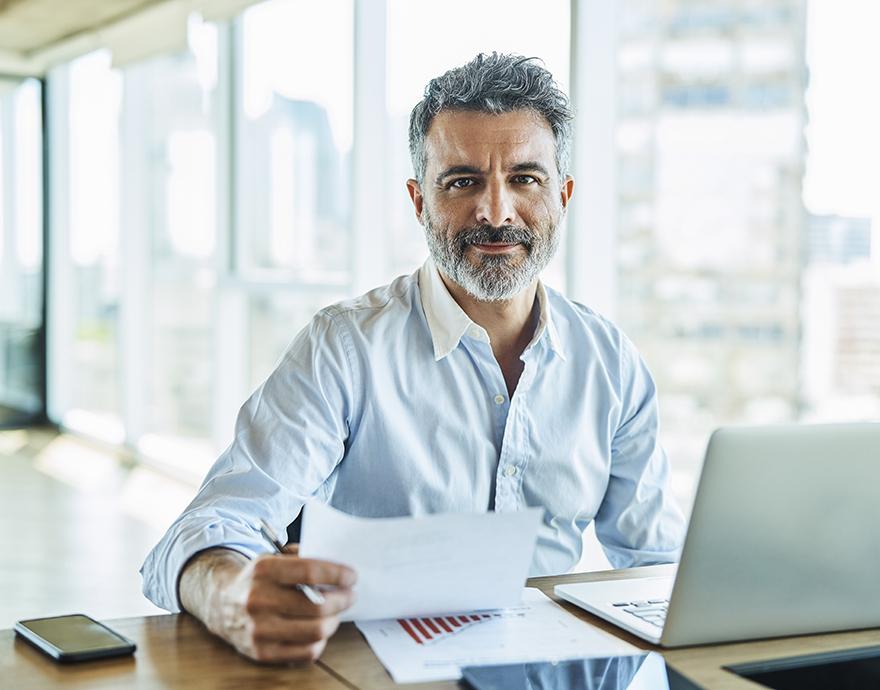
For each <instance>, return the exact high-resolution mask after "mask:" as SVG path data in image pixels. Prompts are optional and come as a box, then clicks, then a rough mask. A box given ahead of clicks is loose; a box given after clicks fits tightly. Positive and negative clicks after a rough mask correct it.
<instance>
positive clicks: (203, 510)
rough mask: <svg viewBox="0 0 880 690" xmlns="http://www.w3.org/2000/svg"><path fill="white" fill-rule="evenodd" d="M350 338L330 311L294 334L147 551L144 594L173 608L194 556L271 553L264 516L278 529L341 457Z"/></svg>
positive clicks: (348, 412)
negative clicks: (262, 527)
mask: <svg viewBox="0 0 880 690" xmlns="http://www.w3.org/2000/svg"><path fill="white" fill-rule="evenodd" d="M354 361H355V359H354V357H353V356H352V351H351V340H350V338H349V337H348V334H347V332H346V330H345V328H344V326H343V325H341V324H339V323H338V322H337V317H335V316H334V314H333V313H332V312H331V311H329V310H324V311H322V312H320V313H319V314H318V315H317V316H316V317H315V318H314V319H313V320H312V322H311V323H310V324H309V325H308V326H307V327H306V328H305V329H303V331H301V332H300V333H299V335H297V337H296V338H295V339H294V341H293V343H292V344H291V345H290V347H289V348H288V350H287V352H286V353H285V355H284V357H283V359H282V360H281V362H280V363H279V365H278V367H277V368H276V369H275V371H274V372H273V373H272V374H271V375H270V376H269V378H268V379H267V380H266V381H265V383H263V385H262V386H260V387H259V388H258V389H257V390H256V391H255V392H254V394H253V395H252V396H251V397H250V398H249V399H248V401H247V402H246V403H245V404H244V405H243V406H242V408H241V410H240V412H239V414H238V418H237V421H236V425H235V437H234V440H233V442H232V444H231V445H230V447H229V448H228V449H227V450H226V451H225V452H224V453H223V454H222V455H221V456H220V458H219V459H218V460H217V461H216V462H215V463H214V465H213V467H212V468H211V470H210V471H209V472H208V475H207V476H206V478H205V480H204V482H203V483H202V485H201V487H200V489H199V491H198V493H197V494H196V497H195V499H194V500H193V501H192V503H190V504H189V506H187V508H186V509H185V510H184V511H183V513H182V514H181V515H180V517H178V518H177V520H175V521H174V523H173V524H172V525H171V527H170V528H169V529H168V531H167V533H166V534H165V536H164V537H163V538H162V539H161V540H160V541H159V543H158V544H157V545H156V546H155V547H154V548H153V550H152V551H151V552H150V553H149V554H148V556H147V558H146V560H145V561H144V564H143V566H141V575H142V576H143V582H144V587H143V591H144V594H145V595H146V597H147V598H148V599H149V600H150V601H152V602H153V603H155V604H156V605H157V606H160V607H162V608H164V609H167V610H168V611H172V612H176V611H179V610H180V602H179V599H178V593H177V584H178V578H179V576H180V572H181V569H182V568H183V566H184V565H185V564H186V563H187V561H189V560H190V558H192V557H193V556H194V555H195V554H197V553H198V552H200V551H203V550H205V549H208V548H212V547H225V548H229V549H233V550H235V551H238V552H240V553H242V554H244V555H245V556H247V557H249V558H253V557H254V556H255V555H257V554H259V553H264V552H267V551H268V550H269V546H268V545H267V544H265V543H264V542H263V541H262V539H261V538H260V535H259V528H258V525H259V521H260V520H261V519H262V520H265V521H266V522H267V523H268V524H269V525H270V526H271V527H272V528H273V530H274V531H275V532H276V533H277V534H284V533H285V530H286V527H287V525H288V524H289V523H290V522H292V521H293V520H294V519H295V518H296V516H297V515H298V514H299V512H300V510H301V509H302V506H303V504H304V503H305V501H306V500H308V499H309V498H310V497H312V496H316V495H320V493H321V490H322V487H324V486H325V483H326V482H327V479H328V478H329V477H330V476H331V474H332V473H333V471H334V470H335V468H336V466H337V465H338V464H339V463H340V461H341V460H342V458H343V455H344V449H345V442H346V440H347V438H348V436H349V433H350V428H351V419H352V410H353V408H354V407H355V406H356V405H357V401H356V400H355V392H356V391H357V390H358V385H357V381H356V372H355V371H354V370H353V368H352V365H353V363H354Z"/></svg>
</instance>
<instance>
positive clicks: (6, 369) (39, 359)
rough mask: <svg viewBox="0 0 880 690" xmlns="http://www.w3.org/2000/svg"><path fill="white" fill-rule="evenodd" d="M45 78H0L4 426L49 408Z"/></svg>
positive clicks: (0, 402) (0, 397) (0, 391)
mask: <svg viewBox="0 0 880 690" xmlns="http://www.w3.org/2000/svg"><path fill="white" fill-rule="evenodd" d="M40 99H41V89H40V83H39V82H38V81H37V80H35V79H28V80H25V81H22V82H17V81H3V80H0V425H2V426H7V425H15V424H20V423H25V422H27V421H29V420H32V419H34V418H35V417H37V416H38V415H39V414H40V413H42V411H43V391H42V386H43V383H42V382H43V376H44V373H43V310H42V300H43V288H42V281H43V217H42V204H43V186H42V185H43V181H42V156H43V140H42V130H41V128H42V119H41V118H42V106H41V104H40Z"/></svg>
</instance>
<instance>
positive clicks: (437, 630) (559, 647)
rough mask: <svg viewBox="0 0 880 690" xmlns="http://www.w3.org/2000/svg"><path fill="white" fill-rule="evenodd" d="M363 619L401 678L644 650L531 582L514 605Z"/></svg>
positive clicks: (373, 643)
mask: <svg viewBox="0 0 880 690" xmlns="http://www.w3.org/2000/svg"><path fill="white" fill-rule="evenodd" d="M357 627H358V629H359V630H360V631H361V632H362V633H363V635H364V637H366V638H367V642H368V643H369V645H370V647H372V649H373V652H374V653H375V654H376V656H377V657H379V661H381V662H382V665H383V666H385V668H386V669H387V670H388V673H390V674H391V677H392V678H393V679H394V681H395V682H397V683H421V682H426V681H433V680H455V679H457V678H461V669H462V668H463V667H465V666H488V665H492V664H509V663H525V662H529V661H561V660H563V659H583V658H588V657H606V656H615V655H619V654H639V653H640V650H638V649H636V648H635V647H633V646H632V645H630V644H628V643H626V642H624V641H623V640H619V639H617V638H616V637H612V636H611V635H609V634H607V633H605V632H603V631H602V630H599V629H598V628H595V627H593V626H592V625H589V624H588V623H585V622H584V621H582V620H580V619H578V618H576V617H575V616H573V615H571V614H570V613H568V612H567V611H566V610H565V609H563V608H562V607H561V606H559V605H558V604H556V603H555V602H554V601H552V600H551V599H550V598H549V597H547V596H546V595H544V594H543V593H542V592H541V591H540V590H537V589H533V588H530V587H529V588H526V589H525V590H523V595H522V603H521V604H520V605H519V606H516V607H512V608H507V609H502V610H496V611H472V612H468V613H460V614H454V615H446V616H419V617H409V618H397V619H392V620H383V621H366V622H360V623H357Z"/></svg>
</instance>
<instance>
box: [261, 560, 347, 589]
mask: <svg viewBox="0 0 880 690" xmlns="http://www.w3.org/2000/svg"><path fill="white" fill-rule="evenodd" d="M254 574H255V575H256V576H257V577H266V578H268V579H270V580H272V581H273V582H276V583H278V584H282V585H298V584H303V585H330V586H333V587H351V586H352V585H354V583H355V582H356V581H357V574H356V573H355V571H354V570H352V569H351V568H349V567H348V566H345V565H342V564H341V563H331V562H330V561H319V560H315V559H312V558H298V557H291V556H286V555H281V556H267V557H263V558H260V559H259V560H257V562H256V563H254Z"/></svg>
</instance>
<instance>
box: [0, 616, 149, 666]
mask: <svg viewBox="0 0 880 690" xmlns="http://www.w3.org/2000/svg"><path fill="white" fill-rule="evenodd" d="M15 628H16V631H17V632H18V633H19V634H20V635H22V636H23V637H25V638H26V639H28V640H29V641H30V642H33V643H35V644H37V646H39V647H40V648H41V649H44V650H45V651H50V650H46V649H45V645H44V644H41V643H40V641H41V640H42V641H44V642H46V643H48V644H49V645H50V646H51V647H55V648H56V649H57V650H58V651H59V652H60V654H61V655H74V656H77V655H83V654H92V653H94V654H101V653H102V652H103V653H106V652H110V651H113V650H120V652H123V651H128V650H129V649H131V650H132V651H133V644H132V642H131V641H130V640H127V639H125V638H124V637H122V636H121V635H118V634H117V633H115V632H113V631H112V630H111V629H110V628H108V627H107V626H105V625H103V624H101V623H99V622H98V621H96V620H93V619H91V618H89V617H88V616H84V615H82V614H73V615H70V616H57V617H53V618H36V619H33V620H28V621H20V622H18V623H17V624H16V626H15ZM35 638H38V639H35Z"/></svg>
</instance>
